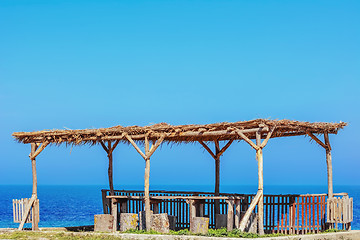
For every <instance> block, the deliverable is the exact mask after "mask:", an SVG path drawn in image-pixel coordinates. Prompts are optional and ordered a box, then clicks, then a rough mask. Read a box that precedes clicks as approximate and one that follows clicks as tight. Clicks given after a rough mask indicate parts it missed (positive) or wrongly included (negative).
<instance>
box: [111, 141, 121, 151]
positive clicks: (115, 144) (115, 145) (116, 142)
mask: <svg viewBox="0 0 360 240" xmlns="http://www.w3.org/2000/svg"><path fill="white" fill-rule="evenodd" d="M119 142H120V140H116V141H115V143H114V145H113V146H112V148H111V152H113V151H114V150H115V148H116V147H117V145H118V144H119Z"/></svg>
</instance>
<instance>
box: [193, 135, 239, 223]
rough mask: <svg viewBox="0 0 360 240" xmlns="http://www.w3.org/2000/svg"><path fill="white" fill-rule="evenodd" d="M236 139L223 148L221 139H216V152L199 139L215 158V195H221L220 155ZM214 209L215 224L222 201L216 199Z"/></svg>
mask: <svg viewBox="0 0 360 240" xmlns="http://www.w3.org/2000/svg"><path fill="white" fill-rule="evenodd" d="M233 141H234V140H230V141H228V142H227V143H226V144H225V146H224V147H223V148H221V149H220V145H219V140H215V141H214V144H215V153H214V152H213V151H211V149H210V148H209V147H208V146H207V145H206V144H205V143H204V142H203V141H199V143H200V144H201V145H202V146H203V147H204V148H205V149H206V151H208V152H209V153H210V155H211V156H212V157H213V158H214V160H215V190H214V195H215V196H219V195H220V157H221V155H222V154H223V153H224V152H225V151H226V150H227V149H228V148H229V147H230V145H231V144H232V142H233ZM214 211H215V224H216V216H217V214H219V213H220V201H219V200H215V201H214Z"/></svg>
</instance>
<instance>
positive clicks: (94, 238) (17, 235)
mask: <svg viewBox="0 0 360 240" xmlns="http://www.w3.org/2000/svg"><path fill="white" fill-rule="evenodd" d="M333 232H343V230H336V229H331V230H326V231H324V232H323V233H333ZM124 233H134V234H163V233H159V232H156V231H154V230H151V231H149V232H147V231H145V230H128V231H126V232H124ZM167 235H178V236H180V235H197V236H206V237H232V238H263V237H278V236H286V235H285V234H265V235H261V236H260V235H258V234H255V233H246V232H241V231H240V230H238V229H235V230H233V231H230V232H228V231H227V230H226V228H222V229H209V230H208V232H207V233H206V234H194V233H191V232H190V231H189V230H188V229H184V230H179V231H170V233H168V234H167ZM0 239H29V240H34V239H44V240H45V239H56V240H65V239H70V240H110V239H118V240H120V239H122V237H121V236H114V235H110V234H108V233H96V234H93V232H82V234H77V233H72V232H58V231H46V232H32V231H21V232H18V231H14V232H0Z"/></svg>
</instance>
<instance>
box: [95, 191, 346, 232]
mask: <svg viewBox="0 0 360 240" xmlns="http://www.w3.org/2000/svg"><path fill="white" fill-rule="evenodd" d="M143 193H144V192H143V191H125V190H122V191H118V190H115V192H114V194H115V195H121V196H143V195H144V194H143ZM109 194H110V193H109V190H102V196H103V198H102V199H103V209H104V213H110V207H109V206H110V202H109V199H106V196H107V195H109ZM150 195H151V196H214V193H210V192H179V191H150ZM335 195H347V194H335ZM220 196H241V197H244V199H242V200H240V201H241V203H240V204H241V211H242V212H245V211H246V209H247V208H248V207H249V205H250V203H251V200H252V199H253V198H254V196H255V195H254V194H228V193H221V194H220ZM217 201H219V207H220V214H227V207H228V204H227V203H226V202H225V200H217ZM326 202H327V195H326V194H307V195H295V194H291V195H264V231H265V233H286V234H304V233H310V232H311V233H317V232H320V231H323V230H325V229H326V227H327V226H326V222H325V221H326ZM203 207H204V209H202V211H203V213H204V216H206V217H209V218H210V221H209V227H210V228H215V201H214V200H211V199H209V200H206V203H205V204H204V205H203ZM118 209H120V206H118ZM143 210H144V204H143V202H142V200H138V199H133V200H129V201H128V202H127V212H130V213H138V212H139V211H143ZM159 212H160V213H168V214H169V215H174V216H176V217H177V223H176V228H177V229H184V228H189V224H190V221H189V206H188V204H187V203H186V201H185V200H183V199H164V200H163V201H162V202H161V204H160V205H159ZM234 212H235V211H234ZM254 212H255V213H256V212H257V208H255V210H254Z"/></svg>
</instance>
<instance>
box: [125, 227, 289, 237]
mask: <svg viewBox="0 0 360 240" xmlns="http://www.w3.org/2000/svg"><path fill="white" fill-rule="evenodd" d="M125 233H135V234H164V233H159V232H156V231H153V230H151V231H149V232H147V231H144V230H128V231H126V232H125ZM167 235H196V236H206V237H233V238H260V237H278V236H285V234H280V233H277V234H265V235H259V234H256V233H247V232H241V231H240V230H238V229H235V230H232V231H230V232H228V231H227V230H226V228H221V229H209V230H208V232H207V234H194V233H192V232H190V231H189V230H188V229H183V230H179V231H170V233H168V234H167Z"/></svg>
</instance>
